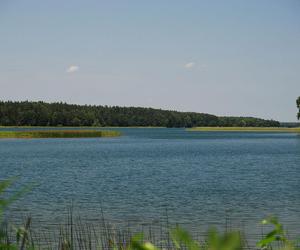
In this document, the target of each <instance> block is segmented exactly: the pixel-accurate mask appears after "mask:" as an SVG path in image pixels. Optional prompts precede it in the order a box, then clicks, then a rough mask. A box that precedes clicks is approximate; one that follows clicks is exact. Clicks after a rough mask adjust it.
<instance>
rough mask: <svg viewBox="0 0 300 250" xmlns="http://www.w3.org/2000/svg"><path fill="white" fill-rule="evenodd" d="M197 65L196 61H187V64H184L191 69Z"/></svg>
mask: <svg viewBox="0 0 300 250" xmlns="http://www.w3.org/2000/svg"><path fill="white" fill-rule="evenodd" d="M195 65H196V63H194V62H189V63H186V64H185V65H184V68H186V69H191V68H193V67H195Z"/></svg>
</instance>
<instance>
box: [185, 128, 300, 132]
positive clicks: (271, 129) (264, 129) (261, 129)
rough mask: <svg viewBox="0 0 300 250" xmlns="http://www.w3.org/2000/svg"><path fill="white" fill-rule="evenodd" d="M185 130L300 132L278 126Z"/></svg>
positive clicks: (192, 129) (298, 129)
mask: <svg viewBox="0 0 300 250" xmlns="http://www.w3.org/2000/svg"><path fill="white" fill-rule="evenodd" d="M187 131H199V132H201V131H202V132H214V131H219V132H274V133H275V132H276V133H300V128H280V127H194V128H188V129H187Z"/></svg>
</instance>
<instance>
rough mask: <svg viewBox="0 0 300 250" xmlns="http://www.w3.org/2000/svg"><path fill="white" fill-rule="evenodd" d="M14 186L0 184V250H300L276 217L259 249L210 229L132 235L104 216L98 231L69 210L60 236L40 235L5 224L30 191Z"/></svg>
mask: <svg viewBox="0 0 300 250" xmlns="http://www.w3.org/2000/svg"><path fill="white" fill-rule="evenodd" d="M13 183H14V180H13V179H10V180H6V181H0V250H12V249H14V250H17V249H20V250H37V249H57V250H74V249H80V250H92V249H95V250H96V249H102V250H160V249H161V250H246V249H260V250H271V249H280V250H300V248H299V241H298V242H297V241H293V240H290V239H289V237H288V234H287V232H286V231H285V230H284V228H283V226H282V225H281V224H280V223H279V222H278V220H277V219H276V218H274V217H271V218H268V219H265V220H263V221H262V222H261V223H262V224H266V225H269V226H272V227H273V228H272V229H271V231H269V233H267V234H264V235H262V238H261V240H259V241H258V242H257V243H256V247H252V248H249V246H248V244H247V241H246V239H245V237H244V236H243V235H244V234H243V233H242V232H240V231H230V230H229V231H227V230H226V231H225V232H221V233H220V232H218V231H217V230H215V229H211V230H209V231H208V232H207V234H206V235H205V236H204V237H203V238H202V239H195V238H194V237H192V235H191V234H190V233H188V232H187V231H185V230H184V229H182V228H181V227H179V226H176V227H174V228H173V229H172V228H170V227H169V226H167V228H166V230H167V231H163V229H162V227H161V229H160V232H159V235H160V236H159V238H158V237H157V234H155V231H152V229H151V227H149V228H148V234H147V235H145V234H143V233H140V234H136V233H132V232H131V231H130V230H129V228H128V229H125V230H122V229H120V228H113V227H111V226H110V225H109V224H108V223H106V221H105V220H104V219H103V218H104V217H103V214H102V220H101V224H100V229H99V228H95V227H93V226H91V225H90V224H87V223H84V222H83V221H82V220H81V219H80V218H78V219H76V218H74V215H73V212H72V208H71V209H70V210H69V214H68V218H67V223H66V224H64V225H62V226H61V227H60V230H59V232H58V233H54V234H53V232H51V231H50V230H48V231H43V232H41V231H38V232H40V234H39V233H36V231H35V230H33V229H32V228H31V224H32V220H31V218H30V217H29V218H28V219H27V220H26V221H25V223H24V225H23V226H19V227H17V226H11V225H10V224H8V223H7V222H4V221H3V212H4V211H5V210H6V209H7V207H8V206H9V205H10V204H11V203H12V202H13V201H14V200H16V199H17V198H19V197H20V196H22V195H23V194H24V192H27V191H26V190H28V189H27V188H25V189H22V190H20V191H19V192H17V193H15V194H11V193H10V192H8V189H9V188H10V187H11V185H12V184H13ZM7 193H9V195H8V196H7ZM150 202H151V201H150ZM167 225H168V223H167Z"/></svg>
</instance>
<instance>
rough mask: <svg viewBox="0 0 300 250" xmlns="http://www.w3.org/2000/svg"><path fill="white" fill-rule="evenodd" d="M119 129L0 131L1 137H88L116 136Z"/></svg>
mask: <svg viewBox="0 0 300 250" xmlns="http://www.w3.org/2000/svg"><path fill="white" fill-rule="evenodd" d="M120 135H121V133H120V132H119V131H109V130H105V131H99V130H34V131H0V138H28V139H29V138H87V137H115V136H120Z"/></svg>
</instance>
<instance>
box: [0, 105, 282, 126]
mask: <svg viewBox="0 0 300 250" xmlns="http://www.w3.org/2000/svg"><path fill="white" fill-rule="evenodd" d="M1 125H2V126H77V127H78V126H112V127H118V126H119V127H136V126H143V127H144V126H147V127H149V126H153V127H200V126H224V127H232V126H240V127H279V126H280V123H279V122H277V121H273V120H264V119H259V118H253V117H218V116H215V115H211V114H204V113H194V112H177V111H169V110H161V109H153V108H139V107H118V106H113V107H109V106H91V105H73V104H66V103H45V102H28V101H25V102H11V101H8V102H3V101H1V102H0V126H1Z"/></svg>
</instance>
